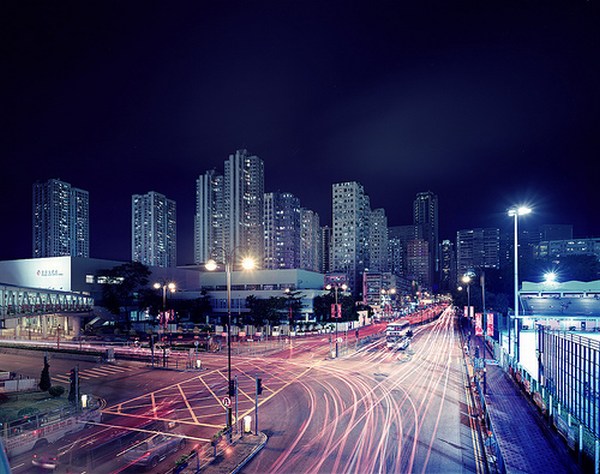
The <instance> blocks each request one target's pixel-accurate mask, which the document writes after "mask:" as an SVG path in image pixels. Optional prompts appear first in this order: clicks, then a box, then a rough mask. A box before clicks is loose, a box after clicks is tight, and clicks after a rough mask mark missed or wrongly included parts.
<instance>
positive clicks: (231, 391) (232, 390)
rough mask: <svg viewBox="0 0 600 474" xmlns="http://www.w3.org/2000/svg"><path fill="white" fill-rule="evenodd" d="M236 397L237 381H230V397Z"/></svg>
mask: <svg viewBox="0 0 600 474" xmlns="http://www.w3.org/2000/svg"><path fill="white" fill-rule="evenodd" d="M234 395H235V380H230V381H229V396H230V397H233V396H234Z"/></svg>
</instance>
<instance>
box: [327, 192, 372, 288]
mask: <svg viewBox="0 0 600 474" xmlns="http://www.w3.org/2000/svg"><path fill="white" fill-rule="evenodd" d="M332 191H333V199H332V216H333V219H332V220H333V226H332V242H331V249H332V252H331V256H332V261H331V266H332V271H334V272H342V273H344V274H346V275H347V278H348V285H349V287H350V290H351V291H352V292H353V293H354V294H355V295H358V292H359V291H360V290H361V281H360V280H361V275H362V273H363V272H364V270H365V268H367V265H368V256H369V218H370V216H371V205H370V200H369V196H367V195H366V194H365V192H364V189H363V187H362V185H361V184H359V183H357V182H345V183H335V184H333V186H332Z"/></svg>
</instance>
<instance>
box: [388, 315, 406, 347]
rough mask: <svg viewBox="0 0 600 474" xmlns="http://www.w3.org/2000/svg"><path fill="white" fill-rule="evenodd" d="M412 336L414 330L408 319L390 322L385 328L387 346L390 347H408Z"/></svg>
mask: <svg viewBox="0 0 600 474" xmlns="http://www.w3.org/2000/svg"><path fill="white" fill-rule="evenodd" d="M411 336H412V331H411V330H410V323H409V322H408V321H407V320H403V321H396V322H394V323H390V324H388V325H387V328H386V329H385V346H386V347H387V348H388V349H406V348H407V347H408V343H409V342H410V338H411Z"/></svg>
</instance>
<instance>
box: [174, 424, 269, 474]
mask: <svg viewBox="0 0 600 474" xmlns="http://www.w3.org/2000/svg"><path fill="white" fill-rule="evenodd" d="M266 443H267V435H265V434H264V433H262V432H260V431H259V432H258V435H255V434H253V433H246V434H245V435H244V437H243V438H237V439H234V441H233V444H232V445H231V446H227V447H226V448H225V449H224V450H223V451H222V452H220V453H219V454H218V455H217V457H216V458H214V459H212V460H211V461H210V462H209V463H207V464H203V465H202V466H201V467H200V470H198V466H197V465H196V462H195V461H190V463H189V464H190V465H189V466H188V467H185V468H183V469H180V470H173V471H169V472H177V473H178V474H195V473H197V472H202V473H203V474H204V473H209V474H235V473H237V472H239V471H240V470H241V469H242V468H243V467H244V466H245V465H246V463H248V462H249V461H250V460H251V459H252V458H253V457H254V455H256V453H258V452H259V451H260V450H261V449H262V448H264V447H265V444H266Z"/></svg>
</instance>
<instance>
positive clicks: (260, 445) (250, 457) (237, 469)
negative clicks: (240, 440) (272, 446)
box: [231, 431, 269, 474]
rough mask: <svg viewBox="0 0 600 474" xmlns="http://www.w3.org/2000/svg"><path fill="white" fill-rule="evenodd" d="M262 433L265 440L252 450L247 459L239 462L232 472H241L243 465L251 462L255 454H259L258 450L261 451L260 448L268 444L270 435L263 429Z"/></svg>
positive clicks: (232, 473)
mask: <svg viewBox="0 0 600 474" xmlns="http://www.w3.org/2000/svg"><path fill="white" fill-rule="evenodd" d="M260 434H261V435H262V436H263V441H262V442H261V443H260V444H259V445H258V446H256V447H255V448H254V449H253V450H252V452H251V453H250V454H249V455H248V456H247V457H246V459H244V460H243V461H242V462H240V463H239V464H238V465H237V466H236V467H235V469H233V470H232V471H231V474H237V473H238V472H240V470H241V469H243V467H244V466H245V465H246V464H248V463H249V462H250V461H251V460H252V458H253V457H254V456H256V454H257V453H258V452H260V450H261V449H263V448H264V447H265V446H266V444H267V441H268V440H269V437H268V436H267V435H266V434H264V433H263V432H262V431H261V432H260Z"/></svg>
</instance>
